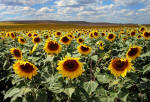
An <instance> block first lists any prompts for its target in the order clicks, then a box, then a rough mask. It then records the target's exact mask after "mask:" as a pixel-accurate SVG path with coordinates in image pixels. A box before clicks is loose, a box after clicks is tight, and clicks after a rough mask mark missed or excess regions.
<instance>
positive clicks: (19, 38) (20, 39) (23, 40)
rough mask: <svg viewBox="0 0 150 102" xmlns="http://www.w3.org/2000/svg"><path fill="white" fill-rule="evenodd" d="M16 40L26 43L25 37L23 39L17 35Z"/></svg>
mask: <svg viewBox="0 0 150 102" xmlns="http://www.w3.org/2000/svg"><path fill="white" fill-rule="evenodd" d="M18 42H19V43H20V44H25V43H26V39H24V38H23V37H18Z"/></svg>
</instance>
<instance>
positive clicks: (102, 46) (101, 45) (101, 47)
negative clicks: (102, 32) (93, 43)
mask: <svg viewBox="0 0 150 102" xmlns="http://www.w3.org/2000/svg"><path fill="white" fill-rule="evenodd" d="M98 45H99V48H100V50H104V42H103V41H102V40H100V41H99V42H98Z"/></svg>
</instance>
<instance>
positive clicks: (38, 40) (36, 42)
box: [32, 36, 41, 44]
mask: <svg viewBox="0 0 150 102" xmlns="http://www.w3.org/2000/svg"><path fill="white" fill-rule="evenodd" d="M32 42H33V43H34V44H38V43H40V42H41V39H40V37H38V36H37V37H33V39H32Z"/></svg>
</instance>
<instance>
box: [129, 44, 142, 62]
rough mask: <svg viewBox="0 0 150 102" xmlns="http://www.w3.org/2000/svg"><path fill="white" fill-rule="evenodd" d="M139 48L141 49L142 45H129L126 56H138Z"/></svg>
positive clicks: (131, 57)
mask: <svg viewBox="0 0 150 102" xmlns="http://www.w3.org/2000/svg"><path fill="white" fill-rule="evenodd" d="M141 50H142V47H140V46H136V45H134V46H130V48H129V50H128V51H127V53H126V57H127V58H128V59H131V60H134V59H135V58H137V57H139V56H140V54H141Z"/></svg>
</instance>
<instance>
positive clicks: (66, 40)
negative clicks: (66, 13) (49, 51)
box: [60, 36, 71, 45]
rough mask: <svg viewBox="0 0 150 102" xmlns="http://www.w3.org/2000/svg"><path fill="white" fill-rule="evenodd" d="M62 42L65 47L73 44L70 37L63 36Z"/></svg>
mask: <svg viewBox="0 0 150 102" xmlns="http://www.w3.org/2000/svg"><path fill="white" fill-rule="evenodd" d="M60 42H61V43H63V44H64V45H69V44H70V43H71V39H70V38H69V37H68V36H63V37H61V38H60Z"/></svg>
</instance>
